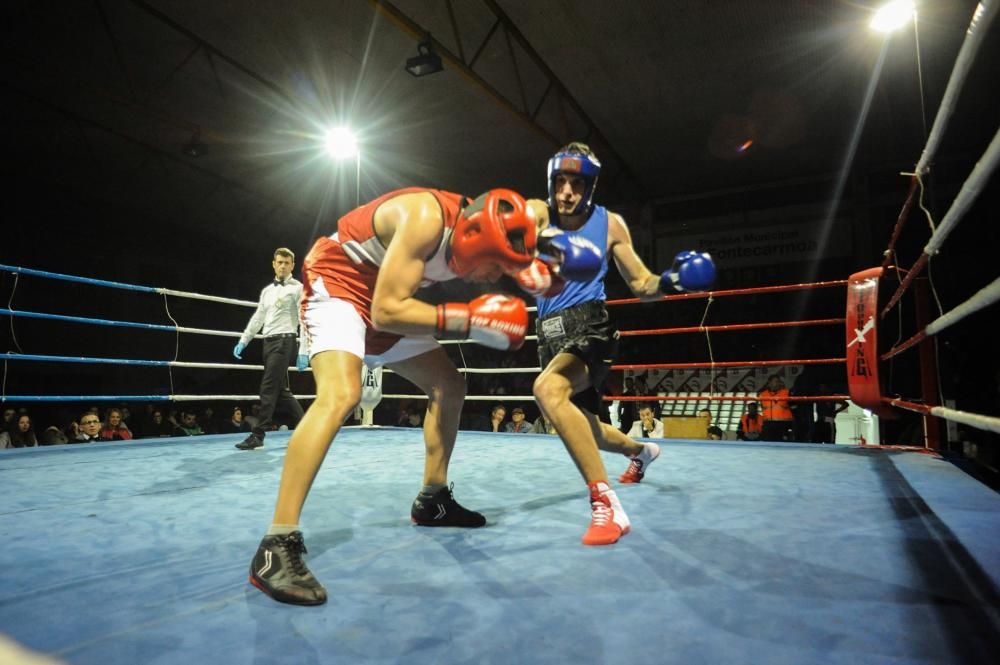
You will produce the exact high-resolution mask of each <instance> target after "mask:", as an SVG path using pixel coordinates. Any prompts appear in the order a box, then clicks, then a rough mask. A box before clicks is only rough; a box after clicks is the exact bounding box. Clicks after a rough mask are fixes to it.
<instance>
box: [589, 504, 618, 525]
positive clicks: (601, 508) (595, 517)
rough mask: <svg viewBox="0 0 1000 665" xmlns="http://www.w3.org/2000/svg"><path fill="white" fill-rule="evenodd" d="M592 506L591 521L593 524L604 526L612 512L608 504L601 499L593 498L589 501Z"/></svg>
mask: <svg viewBox="0 0 1000 665" xmlns="http://www.w3.org/2000/svg"><path fill="white" fill-rule="evenodd" d="M590 505H591V506H592V507H593V514H592V515H591V521H592V523H593V525H594V526H599V527H600V526H605V525H606V524H607V523H608V522H610V521H611V520H612V518H613V512H612V510H611V507H610V506H608V504H606V503H604V501H603V500H601V499H594V500H592V501H591V502H590Z"/></svg>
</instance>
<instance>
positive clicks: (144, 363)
mask: <svg viewBox="0 0 1000 665" xmlns="http://www.w3.org/2000/svg"><path fill="white" fill-rule="evenodd" d="M0 357H2V358H3V359H4V360H5V361H7V360H28V361H39V362H62V363H92V364H95V365H132V366H140V367H193V368H198V369H257V370H262V369H264V366H263V365H241V364H237V363H198V362H189V361H183V360H132V359H129V358H92V357H85V356H45V355H39V354H34V353H0ZM288 369H289V370H290V371H295V372H305V371H310V370H309V368H306V369H305V370H299V369H297V368H296V367H295V366H292V367H289V368H288Z"/></svg>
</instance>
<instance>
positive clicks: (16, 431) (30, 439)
mask: <svg viewBox="0 0 1000 665" xmlns="http://www.w3.org/2000/svg"><path fill="white" fill-rule="evenodd" d="M12 420H13V427H12V428H11V429H10V430H9V431H4V432H0V448H32V447H34V446H37V445H38V439H36V438H35V430H34V429H33V428H32V426H31V416H29V415H28V414H27V413H22V414H21V415H19V416H15V417H13V418H12Z"/></svg>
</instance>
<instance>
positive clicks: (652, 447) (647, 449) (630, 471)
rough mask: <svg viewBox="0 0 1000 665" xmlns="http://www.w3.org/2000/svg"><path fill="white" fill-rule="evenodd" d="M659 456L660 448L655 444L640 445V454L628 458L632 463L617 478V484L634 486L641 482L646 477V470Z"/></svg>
mask: <svg viewBox="0 0 1000 665" xmlns="http://www.w3.org/2000/svg"><path fill="white" fill-rule="evenodd" d="M659 456H660V447H659V446H658V445H656V444H655V443H644V444H642V452H641V453H639V454H638V455H634V456H632V457H631V458H630V459H631V460H632V461H631V463H629V465H628V468H627V469H625V473H623V474H622V475H621V477H619V478H618V482H619V483H621V484H622V485H634V484H636V483H639V482H641V481H642V478H643V476H645V475H646V468H647V467H648V466H649V465H650V464H652V463H653V460H655V459H656V458H657V457H659Z"/></svg>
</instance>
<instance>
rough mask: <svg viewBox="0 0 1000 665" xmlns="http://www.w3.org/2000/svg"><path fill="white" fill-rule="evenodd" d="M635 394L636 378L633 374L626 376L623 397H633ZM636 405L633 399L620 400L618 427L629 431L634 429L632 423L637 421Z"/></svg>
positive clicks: (623, 430)
mask: <svg viewBox="0 0 1000 665" xmlns="http://www.w3.org/2000/svg"><path fill="white" fill-rule="evenodd" d="M635 394H636V392H635V379H633V378H632V377H631V376H627V377H625V390H623V391H622V397H633V396H635ZM635 405H636V403H635V402H633V401H631V400H622V401H620V402H618V429H620V430H621V431H622V432H628V431H629V430H630V429H632V423H633V422H635Z"/></svg>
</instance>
